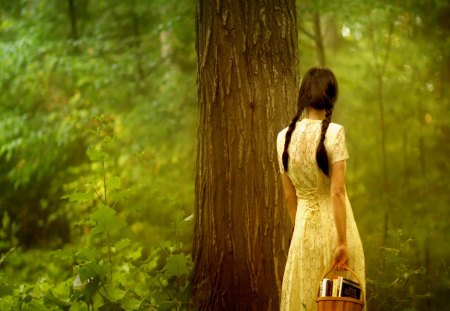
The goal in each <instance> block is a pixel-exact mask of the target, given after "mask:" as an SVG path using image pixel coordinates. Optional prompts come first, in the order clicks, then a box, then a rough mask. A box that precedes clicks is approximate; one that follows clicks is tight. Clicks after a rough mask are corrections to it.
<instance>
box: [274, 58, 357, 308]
mask: <svg viewBox="0 0 450 311" xmlns="http://www.w3.org/2000/svg"><path fill="white" fill-rule="evenodd" d="M337 95H338V85H337V81H336V78H335V76H334V74H333V72H331V70H329V69H327V68H319V67H314V68H311V69H310V70H309V71H308V72H307V73H306V74H305V76H304V78H303V81H302V84H301V86H300V92H299V97H298V106H297V107H298V111H297V114H296V115H295V117H294V119H293V120H292V122H291V124H290V125H289V127H288V128H285V129H283V130H282V131H281V132H280V133H279V134H278V137H277V151H278V160H279V165H280V171H281V179H282V183H283V189H284V193H285V199H286V205H287V208H288V212H289V216H290V218H291V220H292V222H293V224H294V232H293V236H292V241H291V245H290V249H289V254H288V258H287V262H286V268H285V271H284V278H283V286H282V296H281V310H282V311H287V310H295V311H298V310H308V311H310V310H316V309H317V307H316V302H315V301H316V298H317V293H318V287H319V284H320V281H321V277H322V276H323V274H324V273H325V272H326V271H327V270H328V269H329V268H330V267H331V266H332V267H334V268H335V269H336V270H340V269H343V268H345V267H349V268H351V269H352V270H353V271H355V272H356V274H357V275H358V276H359V277H360V279H361V281H362V283H363V284H361V286H362V288H363V291H364V292H365V281H364V280H365V267H364V251H363V247H362V243H361V238H360V236H359V233H358V229H357V227H356V223H355V219H354V217H353V211H352V208H351V205H350V202H349V200H348V197H347V194H346V190H345V182H344V179H345V160H346V159H347V158H348V153H347V147H346V145H345V134H344V128H343V127H342V126H341V125H339V124H336V123H331V116H332V113H333V107H334V104H335V102H336V100H337ZM304 114H306V117H304V118H302V115H304Z"/></svg>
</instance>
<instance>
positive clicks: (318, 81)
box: [282, 67, 338, 176]
mask: <svg viewBox="0 0 450 311" xmlns="http://www.w3.org/2000/svg"><path fill="white" fill-rule="evenodd" d="M337 97H338V84H337V80H336V77H335V76H334V74H333V72H332V71H331V70H330V69H328V68H324V67H312V68H311V69H309V70H308V71H307V72H306V73H305V76H304V77H303V80H302V84H301V86H300V90H299V94H298V102H297V114H296V115H295V116H294V118H293V119H292V122H291V124H289V128H288V130H287V132H286V140H285V143H284V151H283V156H282V160H283V167H284V170H285V171H286V172H287V171H288V162H289V152H288V148H289V143H290V142H291V136H292V132H293V131H294V129H295V125H296V124H297V121H298V119H300V117H301V115H302V113H303V111H304V110H305V108H306V107H312V108H314V109H317V110H323V109H325V119H323V120H322V130H321V133H320V140H319V144H318V145H317V150H316V161H317V165H319V168H320V169H321V170H322V172H323V173H324V174H325V175H327V176H329V164H328V155H327V150H326V149H325V145H324V141H325V134H326V133H327V129H328V126H329V125H330V122H331V115H332V113H333V107H334V103H335V102H336V100H337Z"/></svg>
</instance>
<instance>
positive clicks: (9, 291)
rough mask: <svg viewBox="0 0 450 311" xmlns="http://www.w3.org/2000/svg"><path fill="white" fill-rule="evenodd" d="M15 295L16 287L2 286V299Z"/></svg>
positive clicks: (0, 289) (0, 290)
mask: <svg viewBox="0 0 450 311" xmlns="http://www.w3.org/2000/svg"><path fill="white" fill-rule="evenodd" d="M13 293H14V287H12V286H9V285H0V297H5V296H11V295H13Z"/></svg>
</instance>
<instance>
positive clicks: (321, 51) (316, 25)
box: [313, 12, 326, 66]
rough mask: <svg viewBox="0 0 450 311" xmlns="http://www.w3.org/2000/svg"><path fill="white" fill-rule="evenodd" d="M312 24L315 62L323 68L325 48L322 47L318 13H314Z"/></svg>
mask: <svg viewBox="0 0 450 311" xmlns="http://www.w3.org/2000/svg"><path fill="white" fill-rule="evenodd" d="M313 24H314V41H315V42H316V51H317V60H318V61H319V65H320V66H325V65H326V58H325V48H324V46H323V36H322V30H321V27H320V14H319V12H316V13H314V15H313Z"/></svg>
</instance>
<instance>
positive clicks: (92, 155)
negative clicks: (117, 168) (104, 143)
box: [86, 147, 105, 162]
mask: <svg viewBox="0 0 450 311" xmlns="http://www.w3.org/2000/svg"><path fill="white" fill-rule="evenodd" d="M86 154H87V156H88V158H89V160H91V161H92V162H98V161H103V160H104V159H105V153H104V152H103V151H100V150H98V149H96V148H95V147H92V148H88V149H87V150H86Z"/></svg>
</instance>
